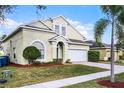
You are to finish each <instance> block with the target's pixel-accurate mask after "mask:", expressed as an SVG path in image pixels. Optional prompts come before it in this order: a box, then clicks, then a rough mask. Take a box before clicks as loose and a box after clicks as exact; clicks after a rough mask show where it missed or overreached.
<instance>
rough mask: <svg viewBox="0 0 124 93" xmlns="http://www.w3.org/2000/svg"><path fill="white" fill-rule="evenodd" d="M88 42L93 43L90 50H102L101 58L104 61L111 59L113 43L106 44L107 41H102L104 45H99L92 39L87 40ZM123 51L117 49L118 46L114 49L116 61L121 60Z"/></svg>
mask: <svg viewBox="0 0 124 93" xmlns="http://www.w3.org/2000/svg"><path fill="white" fill-rule="evenodd" d="M86 42H87V43H89V44H91V45H90V50H93V51H99V52H100V60H101V61H102V60H103V61H108V60H110V57H111V45H110V44H105V43H102V46H101V47H99V46H98V45H97V44H96V42H95V41H92V40H89V41H86ZM122 54H123V52H122V50H119V51H117V50H116V47H115V50H114V56H115V57H114V59H115V61H117V60H119V56H122Z"/></svg>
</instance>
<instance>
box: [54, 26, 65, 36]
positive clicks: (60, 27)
mask: <svg viewBox="0 0 124 93" xmlns="http://www.w3.org/2000/svg"><path fill="white" fill-rule="evenodd" d="M56 25H57V26H59V31H58V32H57V31H56V29H55V28H56V27H55V26H56ZM62 27H65V35H63V34H62ZM53 30H54V31H55V32H56V33H57V34H59V35H62V36H64V37H66V36H67V25H63V24H53Z"/></svg>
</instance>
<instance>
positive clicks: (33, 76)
mask: <svg viewBox="0 0 124 93" xmlns="http://www.w3.org/2000/svg"><path fill="white" fill-rule="evenodd" d="M5 69H8V70H12V72H13V77H12V78H11V79H10V80H9V81H8V82H7V83H5V84H3V85H1V84H0V87H20V86H24V85H30V84H35V83H41V82H47V81H52V80H57V79H63V78H68V77H73V76H80V75H86V74H90V73H96V72H100V71H105V69H101V68H96V67H89V66H83V65H63V66H54V67H30V68H18V67H12V66H7V67H2V68H0V71H2V70H5Z"/></svg>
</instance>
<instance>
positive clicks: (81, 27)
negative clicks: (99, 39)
mask: <svg viewBox="0 0 124 93" xmlns="http://www.w3.org/2000/svg"><path fill="white" fill-rule="evenodd" d="M67 20H68V21H69V23H70V24H72V25H73V26H74V27H75V28H76V29H77V30H78V31H79V32H80V33H81V34H82V35H83V36H84V37H86V38H87V39H93V24H82V23H81V22H79V21H76V20H71V19H67Z"/></svg>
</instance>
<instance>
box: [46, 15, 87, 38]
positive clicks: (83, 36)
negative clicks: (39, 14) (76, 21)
mask: <svg viewBox="0 0 124 93" xmlns="http://www.w3.org/2000/svg"><path fill="white" fill-rule="evenodd" d="M57 18H62V19H63V20H64V21H65V22H67V24H69V25H70V26H71V27H72V28H73V29H74V30H75V31H76V32H77V33H78V34H79V35H81V36H82V37H83V38H84V39H86V38H85V37H84V36H83V35H82V34H81V33H80V32H79V31H78V30H77V29H75V28H74V26H72V24H70V23H69V22H68V21H67V20H66V18H65V17H64V16H62V15H60V16H56V17H53V18H49V19H46V20H44V21H47V20H50V21H51V20H54V19H57Z"/></svg>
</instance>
